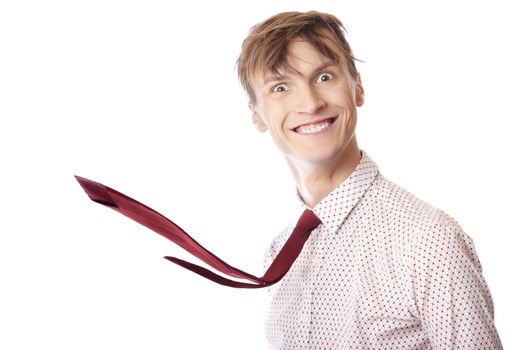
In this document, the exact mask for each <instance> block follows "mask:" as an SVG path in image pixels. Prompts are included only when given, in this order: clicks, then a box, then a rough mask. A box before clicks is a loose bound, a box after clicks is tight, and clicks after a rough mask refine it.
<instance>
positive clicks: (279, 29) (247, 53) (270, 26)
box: [237, 11, 359, 102]
mask: <svg viewBox="0 0 525 350" xmlns="http://www.w3.org/2000/svg"><path fill="white" fill-rule="evenodd" d="M345 32H346V29H345V28H344V26H343V24H342V23H341V21H340V20H339V19H338V18H337V17H335V16H333V15H330V14H327V13H320V12H316V11H310V12H283V13H279V14H277V15H274V16H272V17H270V18H268V19H267V20H265V21H264V22H261V23H259V24H256V25H255V26H253V27H252V28H251V29H250V32H249V34H248V36H247V37H246V39H244V41H243V43H242V47H241V53H240V55H239V58H238V59H237V74H238V76H239V80H240V82H241V84H242V86H243V88H244V89H245V90H246V92H247V94H248V96H249V98H250V101H252V102H255V93H254V91H253V88H252V85H251V83H252V82H253V81H252V79H253V78H254V75H255V74H256V73H263V74H264V73H266V72H273V73H277V72H278V71H280V70H289V69H292V70H293V68H292V67H291V66H290V64H289V63H288V62H287V48H288V44H289V43H290V41H291V40H293V39H296V38H298V37H300V38H302V39H304V40H306V41H308V42H309V43H310V44H312V45H313V46H314V47H315V48H316V49H317V50H319V52H320V53H321V54H322V55H323V56H326V57H327V58H329V59H332V60H334V62H336V63H338V64H339V63H342V62H344V63H346V65H347V68H348V73H350V75H351V76H352V77H354V78H356V77H357V75H359V73H358V71H357V69H356V67H355V60H356V58H354V56H353V54H352V50H351V49H350V45H349V44H348V42H347V41H346V39H345V35H344V33H345Z"/></svg>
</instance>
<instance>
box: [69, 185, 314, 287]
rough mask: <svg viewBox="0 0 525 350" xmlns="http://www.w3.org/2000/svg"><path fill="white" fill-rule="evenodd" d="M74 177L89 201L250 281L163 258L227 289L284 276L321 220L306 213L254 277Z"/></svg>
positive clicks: (146, 212) (150, 214) (126, 200)
mask: <svg viewBox="0 0 525 350" xmlns="http://www.w3.org/2000/svg"><path fill="white" fill-rule="evenodd" d="M75 178H76V179H77V181H78V182H79V183H80V186H82V188H83V189H84V191H85V192H86V193H87V195H88V196H89V198H90V199H91V200H93V201H94V202H97V203H99V204H103V205H105V206H107V207H110V208H111V209H114V210H116V211H118V212H119V213H121V214H123V215H125V216H127V217H129V218H130V219H132V220H134V221H136V222H138V223H139V224H142V225H144V226H146V227H148V228H149V229H151V230H153V231H155V232H157V233H159V234H161V235H162V236H164V237H166V238H167V239H169V240H171V241H172V242H174V243H176V244H177V245H179V246H180V247H181V248H183V249H185V250H186V251H188V252H189V253H191V254H192V255H193V256H195V257H197V258H199V259H200V260H202V261H203V262H205V263H206V264H208V265H209V266H211V267H213V268H215V269H216V270H218V271H220V272H222V273H223V274H225V275H228V276H231V277H235V278H239V279H244V280H247V281H250V282H240V281H235V280H231V279H228V278H225V277H223V276H220V275H218V274H216V273H214V272H212V271H210V270H208V269H206V268H204V267H202V266H199V265H195V264H192V263H190V262H187V261H184V260H181V259H178V258H175V257H172V256H165V257H164V258H165V259H168V260H169V261H171V262H173V263H175V264H177V265H179V266H182V267H184V268H186V269H188V270H191V271H193V272H195V273H197V274H199V275H201V276H203V277H206V278H208V279H210V280H212V281H214V282H216V283H219V284H222V285H225V286H229V287H235V288H264V287H269V286H271V285H272V284H275V283H277V282H279V281H280V280H281V278H283V276H284V275H285V274H286V273H287V272H288V270H289V269H290V267H291V266H292V264H293V262H294V261H295V259H296V258H297V256H298V255H299V253H300V252H301V249H302V248H303V246H304V243H305V242H306V240H307V239H308V236H309V235H310V232H312V231H313V230H314V229H315V228H316V227H317V226H318V225H319V224H320V223H321V221H320V220H319V219H318V218H317V216H315V214H314V213H313V212H312V211H311V210H309V209H307V210H305V211H304V212H303V214H302V215H301V217H300V218H299V221H298V222H297V225H296V226H295V228H294V230H293V231H292V234H291V235H290V237H289V238H288V240H287V241H286V243H285V244H284V246H283V248H282V249H281V251H280V252H279V254H277V256H276V258H275V260H274V261H273V262H272V264H271V265H270V267H269V268H268V270H267V271H266V273H265V274H264V276H262V277H256V276H253V275H251V274H249V273H247V272H244V271H242V270H239V269H237V268H235V267H233V266H231V265H229V264H227V263H226V262H224V261H222V260H221V259H219V258H218V257H217V256H215V255H214V254H213V253H211V252H210V251H208V250H207V249H206V248H204V247H203V246H201V245H200V244H199V243H198V242H197V241H196V240H194V239H193V238H191V237H190V235H188V234H187V233H186V232H184V230H183V229H182V228H180V227H179V226H177V224H175V223H174V222H172V221H171V220H169V219H168V218H166V217H165V216H163V215H161V214H160V213H158V212H156V211H155V210H153V209H151V208H148V207H147V206H145V205H144V204H142V203H139V202H137V201H136V200H134V199H133V198H130V197H128V196H126V195H124V194H122V193H120V192H117V191H115V190H114V189H112V188H109V187H107V186H104V185H103V184H101V183H98V182H95V181H91V180H88V179H86V178H82V177H80V176H75Z"/></svg>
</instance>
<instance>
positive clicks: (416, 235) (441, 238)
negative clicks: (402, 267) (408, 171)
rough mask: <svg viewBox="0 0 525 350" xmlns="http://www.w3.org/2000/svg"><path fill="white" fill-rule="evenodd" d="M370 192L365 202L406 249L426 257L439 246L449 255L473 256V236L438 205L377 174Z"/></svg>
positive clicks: (475, 258) (473, 257)
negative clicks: (394, 233) (449, 253)
mask: <svg viewBox="0 0 525 350" xmlns="http://www.w3.org/2000/svg"><path fill="white" fill-rule="evenodd" d="M370 191H372V193H371V194H372V195H371V196H368V202H367V203H364V204H365V205H367V206H368V207H369V210H371V211H372V212H375V214H377V216H378V217H381V218H382V219H383V220H384V221H385V227H387V228H389V229H388V231H389V233H391V231H396V233H397V236H399V238H401V239H402V240H403V242H404V246H405V249H406V250H405V252H407V251H410V252H411V253H410V254H418V255H420V256H426V257H429V256H428V255H429V254H433V253H435V252H437V251H439V250H441V249H446V250H448V251H450V252H451V254H454V252H456V253H462V254H467V255H469V257H470V259H472V260H474V261H477V257H475V253H474V246H473V242H472V239H471V238H470V237H469V236H468V235H467V234H466V233H465V232H464V231H463V228H462V227H461V225H460V224H459V223H458V222H457V221H456V220H455V219H454V218H453V217H451V216H450V215H449V214H447V213H446V212H445V211H444V210H442V209H440V208H437V207H435V206H433V205H431V204H429V203H428V202H426V201H424V200H422V199H421V198H419V197H417V196H416V195H414V194H413V193H411V192H409V191H408V190H406V189H404V188H403V187H401V186H399V185H398V184H396V183H394V182H392V181H390V180H388V179H386V178H385V177H384V176H382V175H381V174H379V176H378V178H377V180H376V181H375V182H374V184H373V186H371V188H370Z"/></svg>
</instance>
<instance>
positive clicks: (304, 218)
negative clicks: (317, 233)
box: [296, 209, 321, 231]
mask: <svg viewBox="0 0 525 350" xmlns="http://www.w3.org/2000/svg"><path fill="white" fill-rule="evenodd" d="M320 223H321V220H319V218H318V217H317V216H316V215H315V214H314V212H313V211H312V210H310V209H306V210H305V211H304V212H303V214H302V215H301V217H300V218H299V221H298V222H297V225H296V226H297V227H301V228H303V229H305V230H307V231H313V230H314V229H315V228H316V227H317V226H319V224H320Z"/></svg>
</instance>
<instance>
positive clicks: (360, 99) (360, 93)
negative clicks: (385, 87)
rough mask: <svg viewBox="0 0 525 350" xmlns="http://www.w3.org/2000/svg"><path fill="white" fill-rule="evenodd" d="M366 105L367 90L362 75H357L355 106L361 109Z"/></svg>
mask: <svg viewBox="0 0 525 350" xmlns="http://www.w3.org/2000/svg"><path fill="white" fill-rule="evenodd" d="M363 103H365V90H364V89H363V84H362V83H361V74H359V73H357V77H356V78H355V104H356V106H357V107H361V106H362V105H363Z"/></svg>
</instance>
